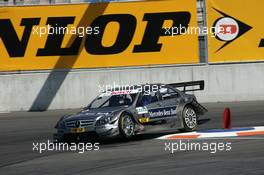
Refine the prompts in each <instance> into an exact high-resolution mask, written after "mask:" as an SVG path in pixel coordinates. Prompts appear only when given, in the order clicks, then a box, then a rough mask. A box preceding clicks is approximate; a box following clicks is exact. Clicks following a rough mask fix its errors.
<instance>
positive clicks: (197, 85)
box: [168, 80, 204, 93]
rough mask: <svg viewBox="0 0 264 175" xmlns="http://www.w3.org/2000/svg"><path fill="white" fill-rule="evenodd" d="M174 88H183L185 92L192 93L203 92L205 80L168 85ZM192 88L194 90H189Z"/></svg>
mask: <svg viewBox="0 0 264 175" xmlns="http://www.w3.org/2000/svg"><path fill="white" fill-rule="evenodd" d="M168 85H169V86H171V87H173V88H183V90H182V91H183V92H184V93H185V92H192V91H202V90H204V80H200V81H190V82H182V83H172V84H168ZM188 87H192V88H188Z"/></svg>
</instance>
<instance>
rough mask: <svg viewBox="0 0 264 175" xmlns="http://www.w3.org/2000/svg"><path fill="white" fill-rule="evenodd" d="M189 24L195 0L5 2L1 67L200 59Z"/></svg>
mask: <svg viewBox="0 0 264 175" xmlns="http://www.w3.org/2000/svg"><path fill="white" fill-rule="evenodd" d="M189 27H197V14H196V0H188V1H186V2H184V3H183V2H182V0H164V1H142V2H113V3H93V4H75V5H72V4H71V5H54V6H27V7H0V51H1V52H0V71H10V70H40V69H63V68H98V67H116V66H138V65H142V66H144V65H159V64H188V63H198V62H199V50H198V34H195V33H194V34H182V32H179V30H180V29H181V28H183V29H184V28H185V29H188V28H189ZM178 29H179V30H178ZM181 31H182V30H181Z"/></svg>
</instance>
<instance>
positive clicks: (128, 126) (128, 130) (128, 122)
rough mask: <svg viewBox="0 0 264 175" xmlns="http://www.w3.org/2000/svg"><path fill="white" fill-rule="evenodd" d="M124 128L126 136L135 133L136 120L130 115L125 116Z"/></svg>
mask: <svg viewBox="0 0 264 175" xmlns="http://www.w3.org/2000/svg"><path fill="white" fill-rule="evenodd" d="M122 129H123V131H124V134H125V135H126V136H131V135H133V133H134V122H133V119H132V118H131V117H130V116H127V115H126V116H124V118H123V125H122Z"/></svg>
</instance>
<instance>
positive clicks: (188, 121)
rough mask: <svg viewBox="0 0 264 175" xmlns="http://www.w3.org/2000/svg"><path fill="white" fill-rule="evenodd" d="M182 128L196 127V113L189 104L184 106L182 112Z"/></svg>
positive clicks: (190, 128)
mask: <svg viewBox="0 0 264 175" xmlns="http://www.w3.org/2000/svg"><path fill="white" fill-rule="evenodd" d="M182 120H183V126H184V128H183V130H184V131H194V130H196V128H197V114H196V112H195V110H194V109H193V108H192V107H191V106H186V107H185V108H184V109H183V114H182Z"/></svg>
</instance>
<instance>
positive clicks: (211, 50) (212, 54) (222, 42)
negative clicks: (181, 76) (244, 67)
mask: <svg viewBox="0 0 264 175" xmlns="http://www.w3.org/2000/svg"><path fill="white" fill-rule="evenodd" d="M206 2H207V4H206V9H207V21H208V27H209V28H213V29H214V33H215V37H211V36H208V60H209V62H247V61H261V60H264V23H263V18H264V14H263V7H264V1H263V0H250V1H241V0H207V1H206Z"/></svg>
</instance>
